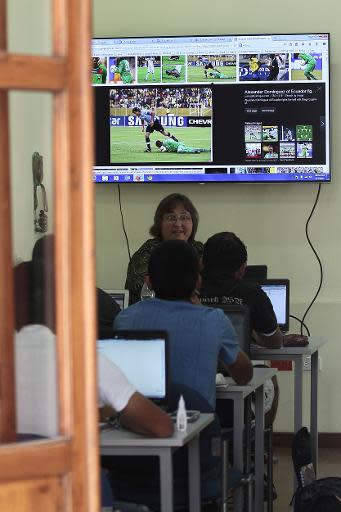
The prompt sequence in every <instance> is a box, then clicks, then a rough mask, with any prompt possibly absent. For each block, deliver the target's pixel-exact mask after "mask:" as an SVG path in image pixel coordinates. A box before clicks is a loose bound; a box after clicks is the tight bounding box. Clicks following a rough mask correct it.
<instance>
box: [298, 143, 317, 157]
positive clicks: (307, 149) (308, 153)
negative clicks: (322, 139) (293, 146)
mask: <svg viewBox="0 0 341 512" xmlns="http://www.w3.org/2000/svg"><path fill="white" fill-rule="evenodd" d="M312 157H313V145H312V143H311V142H298V143H297V158H312Z"/></svg>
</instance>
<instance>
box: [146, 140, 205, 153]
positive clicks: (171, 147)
mask: <svg viewBox="0 0 341 512" xmlns="http://www.w3.org/2000/svg"><path fill="white" fill-rule="evenodd" d="M155 146H156V147H157V148H158V149H159V150H160V151H161V152H162V153H165V152H168V153H209V152H210V151H211V150H210V149H207V148H192V147H190V146H186V145H185V144H183V143H182V142H179V141H175V140H173V139H164V140H163V141H162V142H161V140H157V141H156V142H155Z"/></svg>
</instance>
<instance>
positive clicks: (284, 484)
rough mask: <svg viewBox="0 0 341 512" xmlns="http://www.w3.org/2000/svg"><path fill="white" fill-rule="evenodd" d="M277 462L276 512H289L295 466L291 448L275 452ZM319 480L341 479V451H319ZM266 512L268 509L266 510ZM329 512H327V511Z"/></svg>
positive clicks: (275, 472)
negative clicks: (336, 477)
mask: <svg viewBox="0 0 341 512" xmlns="http://www.w3.org/2000/svg"><path fill="white" fill-rule="evenodd" d="M274 455H275V458H276V459H277V462H276V463H275V464H274V483H275V486H276V490H277V494H278V498H277V500H275V501H274V512H289V511H292V508H291V507H290V506H289V503H290V500H291V497H292V493H293V466H292V461H291V453H290V450H289V448H277V449H275V450H274ZM318 476H319V478H322V477H325V476H340V477H341V450H340V449H332V448H323V449H321V448H320V449H319V474H318ZM265 510H266V508H265ZM326 512H327V511H326Z"/></svg>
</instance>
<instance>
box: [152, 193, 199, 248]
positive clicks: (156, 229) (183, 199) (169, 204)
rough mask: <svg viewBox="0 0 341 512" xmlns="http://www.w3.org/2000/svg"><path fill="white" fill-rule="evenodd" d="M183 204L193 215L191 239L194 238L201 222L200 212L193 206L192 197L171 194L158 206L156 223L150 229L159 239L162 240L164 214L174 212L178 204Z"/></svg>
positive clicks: (155, 216)
mask: <svg viewBox="0 0 341 512" xmlns="http://www.w3.org/2000/svg"><path fill="white" fill-rule="evenodd" d="M179 204H180V205H182V206H183V207H184V209H185V210H186V211H188V212H189V213H190V214H191V217H192V223H193V228H192V233H191V236H190V237H189V239H188V240H189V241H192V240H194V238H195V234H196V232H197V229H198V223H199V214H198V212H197V210H196V209H195V207H194V206H193V203H192V201H191V200H190V199H188V197H187V196H184V195H183V194H170V195H169V196H167V197H164V198H163V199H162V201H161V202H160V203H159V206H158V207H157V208H156V212H155V215H154V224H153V225H152V227H151V228H150V230H149V233H150V234H151V235H152V236H153V237H154V238H156V239H157V240H162V235H161V225H162V220H163V216H164V215H165V214H166V213H172V211H174V210H175V208H176V207H177V206H178V205H179Z"/></svg>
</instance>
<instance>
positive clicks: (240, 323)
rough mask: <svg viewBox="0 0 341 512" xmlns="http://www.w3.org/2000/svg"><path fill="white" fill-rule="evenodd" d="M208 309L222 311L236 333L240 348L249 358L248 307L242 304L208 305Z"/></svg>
mask: <svg viewBox="0 0 341 512" xmlns="http://www.w3.org/2000/svg"><path fill="white" fill-rule="evenodd" d="M210 307H216V308H220V309H222V310H223V311H224V313H225V315H226V316H228V318H229V320H230V322H231V324H232V325H233V327H234V330H235V331H236V335H237V340H238V343H239V346H240V348H241V349H242V350H243V351H244V352H245V353H246V354H247V355H248V356H249V357H250V341H251V326H250V311H249V308H248V306H246V305H242V304H217V305H211V304H210Z"/></svg>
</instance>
